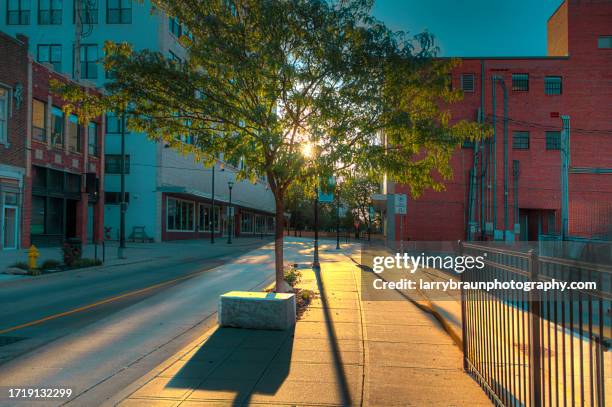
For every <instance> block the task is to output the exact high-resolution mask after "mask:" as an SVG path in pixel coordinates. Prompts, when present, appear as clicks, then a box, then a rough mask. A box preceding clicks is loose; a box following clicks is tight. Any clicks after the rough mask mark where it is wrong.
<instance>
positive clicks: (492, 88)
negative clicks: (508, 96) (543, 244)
mask: <svg viewBox="0 0 612 407" xmlns="http://www.w3.org/2000/svg"><path fill="white" fill-rule="evenodd" d="M496 80H497V76H492V77H491V95H492V96H493V114H492V115H493V149H492V150H493V151H492V157H493V160H492V166H493V239H494V240H495V230H497V159H496V158H497V96H496V94H495V81H496Z"/></svg>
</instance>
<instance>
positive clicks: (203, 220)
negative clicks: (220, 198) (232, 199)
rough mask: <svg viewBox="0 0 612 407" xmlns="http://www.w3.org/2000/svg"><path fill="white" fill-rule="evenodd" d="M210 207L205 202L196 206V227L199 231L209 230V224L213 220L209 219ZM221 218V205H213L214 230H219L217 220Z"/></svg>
mask: <svg viewBox="0 0 612 407" xmlns="http://www.w3.org/2000/svg"><path fill="white" fill-rule="evenodd" d="M211 209H212V207H211V206H210V205H206V204H200V205H199V207H198V215H199V216H198V227H199V229H200V231H204V232H210V225H211V223H212V222H213V219H211V214H212V210H211ZM220 220H221V207H220V206H218V205H215V219H214V222H215V232H218V231H219V222H220Z"/></svg>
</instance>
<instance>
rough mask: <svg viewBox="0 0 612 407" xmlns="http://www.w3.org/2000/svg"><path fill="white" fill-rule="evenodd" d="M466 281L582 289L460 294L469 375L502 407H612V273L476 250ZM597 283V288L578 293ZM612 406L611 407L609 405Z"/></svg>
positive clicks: (464, 246) (468, 247)
mask: <svg viewBox="0 0 612 407" xmlns="http://www.w3.org/2000/svg"><path fill="white" fill-rule="evenodd" d="M459 247H460V249H459V250H460V252H461V254H464V255H471V256H480V255H483V254H484V253H486V256H485V259H486V260H485V261H484V263H485V267H484V268H483V269H477V268H472V269H470V270H467V271H465V272H464V273H463V275H462V281H466V282H479V281H493V280H495V279H497V280H498V281H499V282H511V281H515V282H521V283H525V282H552V281H553V280H554V281H557V282H566V283H568V284H570V283H580V284H578V285H576V287H575V288H576V289H571V290H568V289H566V290H559V289H555V290H549V291H539V290H531V291H526V290H523V289H520V290H519V289H510V290H507V289H504V290H497V291H490V290H485V289H462V292H461V298H462V301H461V313H462V334H463V354H464V369H465V370H466V372H468V373H469V374H471V375H472V376H473V377H474V378H475V379H476V380H477V382H478V383H479V384H480V385H481V386H482V387H483V388H484V389H485V391H486V392H487V394H488V395H489V397H490V398H491V400H492V401H493V402H494V403H495V404H497V405H503V406H547V405H548V406H577V405H578V406H585V405H586V406H600V407H604V406H606V402H608V403H612V394H611V392H612V379H611V377H612V353H611V352H610V344H611V326H612V323H611V319H612V296H611V294H610V293H611V292H612V267H611V266H609V265H601V264H595V263H588V262H582V261H573V260H568V259H560V258H554V257H544V256H538V254H537V252H536V251H535V250H530V251H529V252H521V251H514V250H507V249H504V248H497V247H490V246H485V245H480V244H475V243H461V242H460V244H459ZM585 282H595V283H596V284H597V287H596V288H593V287H589V289H585V288H580V287H582V286H585V284H583V283H585ZM608 405H610V404H608Z"/></svg>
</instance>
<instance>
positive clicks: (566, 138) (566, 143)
mask: <svg viewBox="0 0 612 407" xmlns="http://www.w3.org/2000/svg"><path fill="white" fill-rule="evenodd" d="M561 121H562V122H563V129H562V130H561V240H566V239H567V236H568V234H569V233H568V229H569V214H568V212H569V167H570V117H569V116H568V115H563V116H561Z"/></svg>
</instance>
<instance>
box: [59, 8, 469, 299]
mask: <svg viewBox="0 0 612 407" xmlns="http://www.w3.org/2000/svg"><path fill="white" fill-rule="evenodd" d="M152 3H153V4H154V7H155V8H156V9H157V10H161V11H163V12H165V13H166V14H167V15H170V16H173V17H176V18H178V20H179V21H181V22H182V23H183V24H184V25H185V27H187V28H188V29H189V32H190V34H191V37H190V40H189V41H184V42H183V43H184V45H186V46H187V51H188V58H187V59H186V60H185V61H174V60H170V59H169V58H167V57H166V56H164V55H162V54H161V53H158V52H152V51H148V50H143V51H135V50H133V49H132V48H131V47H130V46H129V45H127V44H116V43H111V42H107V43H106V44H105V57H104V67H105V69H106V70H107V71H108V72H110V73H111V74H112V75H111V76H112V80H110V81H109V83H108V84H107V85H106V86H105V95H104V96H103V97H96V96H94V95H91V94H87V93H86V92H82V91H79V89H78V88H76V87H74V86H63V87H61V86H60V87H57V88H56V89H57V91H58V92H61V93H62V95H63V97H64V98H65V99H67V100H69V101H70V104H69V105H67V107H66V109H67V110H73V111H76V112H77V113H78V114H79V117H80V119H81V120H87V119H88V117H92V116H96V115H99V114H101V113H103V112H104V111H107V110H115V111H116V110H117V107H118V106H124V107H125V109H126V111H127V113H128V115H129V120H128V126H129V127H130V128H131V129H133V130H136V131H142V132H146V133H147V134H148V135H149V137H150V138H152V139H155V140H164V141H165V142H167V143H169V144H170V145H171V146H172V147H174V148H178V149H181V150H182V151H186V152H193V153H194V154H195V156H196V158H197V159H198V160H202V161H203V162H204V163H206V164H210V163H212V162H213V161H214V159H215V157H217V156H218V155H219V154H221V153H223V155H224V157H225V160H229V161H232V160H239V159H242V160H244V163H245V164H246V166H245V167H244V168H243V169H242V170H241V172H240V174H239V175H240V177H243V178H254V177H256V176H262V175H265V176H266V177H267V180H268V182H269V184H270V189H271V191H272V193H273V194H274V197H275V204H276V239H275V256H276V289H277V291H280V290H281V289H282V281H283V240H282V239H283V224H284V222H283V214H284V211H285V205H284V203H285V202H284V198H285V195H286V193H287V190H288V188H289V187H290V186H291V185H292V184H294V183H302V184H308V185H309V187H313V188H314V185H315V182H316V179H317V178H318V177H324V178H325V177H328V176H330V175H331V173H332V172H333V171H334V170H337V169H338V168H343V167H348V166H350V165H352V164H354V163H359V164H360V166H361V167H362V168H365V169H366V171H367V172H369V173H382V172H383V171H385V172H387V173H388V176H389V177H390V178H391V179H394V180H396V181H398V182H404V183H408V184H409V185H410V187H411V190H412V192H413V193H414V194H415V195H418V194H419V193H420V192H421V191H422V190H423V189H424V188H429V187H432V188H436V189H440V188H442V183H441V182H440V180H437V179H436V175H435V173H436V172H437V173H439V174H440V175H441V176H442V177H443V178H444V177H446V178H448V177H450V176H451V175H452V174H451V169H450V166H449V164H448V161H449V158H450V155H451V153H452V151H453V150H454V149H455V148H456V147H457V146H458V145H460V144H461V143H462V142H463V141H464V140H465V139H470V140H474V139H476V138H478V137H479V136H480V134H481V131H480V129H479V128H478V127H477V125H475V124H473V123H467V122H459V123H455V124H453V125H451V124H450V116H449V114H448V112H446V111H444V110H441V109H440V108H439V106H440V103H447V102H452V101H453V100H455V99H456V98H457V97H458V93H457V92H456V91H455V92H453V91H451V90H449V86H448V80H449V78H448V76H449V75H448V74H449V72H450V69H451V68H452V66H453V64H454V62H453V61H445V60H437V59H434V58H433V57H434V56H435V53H436V51H437V50H436V47H435V46H434V44H433V38H432V36H431V35H429V34H427V33H423V34H419V35H417V36H415V37H412V38H409V37H408V36H407V35H405V34H404V33H401V32H392V31H391V30H389V29H388V28H387V27H386V26H385V25H384V24H383V23H382V22H380V21H378V20H376V19H375V18H373V17H372V16H371V13H370V11H371V8H372V5H373V0H341V1H340V0H338V1H324V0H276V1H274V0H208V1H200V0H153V1H152ZM186 133H189V134H190V135H191V136H193V139H194V143H193V145H185V144H182V143H180V142H179V141H177V139H176V135H179V134H186ZM381 135H384V138H382V139H381ZM305 153H310V154H305Z"/></svg>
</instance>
